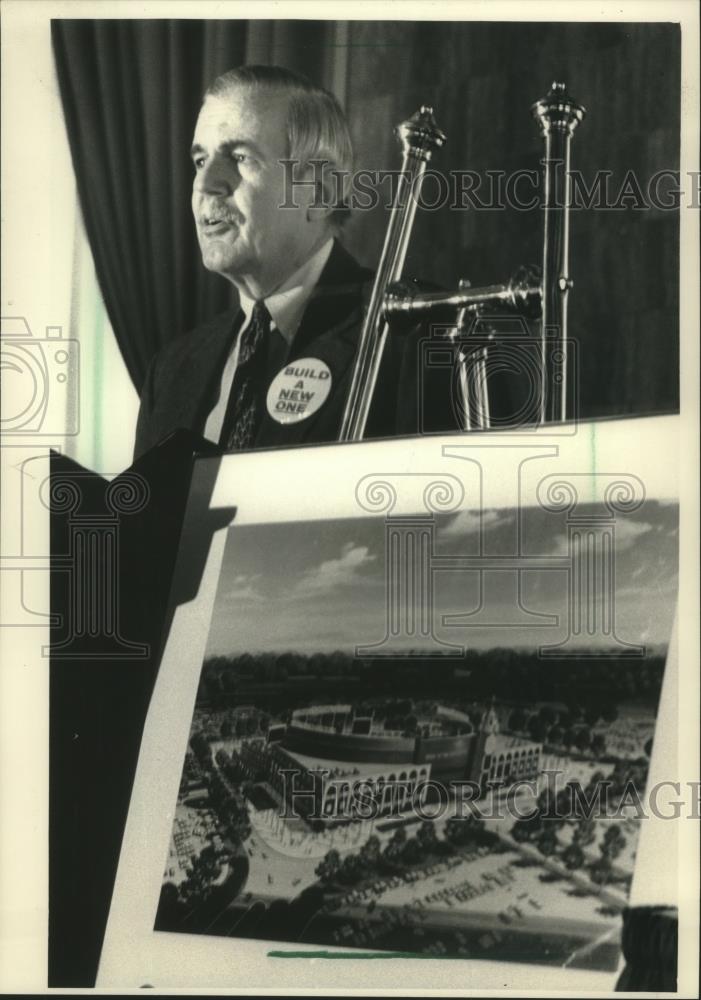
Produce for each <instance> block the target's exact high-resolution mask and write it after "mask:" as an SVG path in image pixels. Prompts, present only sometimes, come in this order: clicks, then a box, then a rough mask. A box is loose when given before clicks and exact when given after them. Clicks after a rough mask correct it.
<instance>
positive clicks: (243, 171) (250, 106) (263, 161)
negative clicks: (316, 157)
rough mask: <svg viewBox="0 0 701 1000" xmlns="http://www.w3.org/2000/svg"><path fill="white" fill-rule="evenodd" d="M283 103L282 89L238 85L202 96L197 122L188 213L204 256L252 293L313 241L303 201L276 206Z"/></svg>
mask: <svg viewBox="0 0 701 1000" xmlns="http://www.w3.org/2000/svg"><path fill="white" fill-rule="evenodd" d="M287 105H288V97H287V95H286V94H284V93H276V92H272V93H271V92H266V91H263V90H257V89H253V88H250V87H237V88H235V89H232V90H230V91H229V92H228V93H226V94H222V95H220V96H217V97H208V98H207V100H206V101H205V103H204V104H203V106H202V109H201V111H200V115H199V118H198V119H197V125H196V127H195V135H194V139H193V147H192V159H193V162H194V164H195V178H194V182H193V188H192V211H193V213H194V216H195V223H196V225H197V236H198V239H199V243H200V249H201V250H202V260H203V262H204V265H205V267H206V268H208V270H210V271H216V272H217V273H219V274H222V275H224V276H225V277H227V278H229V279H230V280H232V281H234V282H235V283H236V284H243V285H244V286H247V287H248V288H249V292H252V293H253V294H254V295H255V297H263V295H267V294H269V293H270V292H271V291H273V290H274V289H275V287H277V285H279V284H280V283H281V282H282V281H284V280H285V278H286V277H287V275H288V274H290V273H291V272H292V271H293V270H295V269H296V267H298V266H299V265H300V264H301V263H303V262H304V261H305V260H306V257H307V256H308V253H309V248H310V245H311V240H312V238H313V237H312V235H311V233H310V232H309V226H308V224H307V217H306V211H305V208H304V207H303V206H302V205H300V207H299V208H284V209H281V208H280V207H279V206H280V205H282V204H283V200H284V198H285V190H284V182H283V178H284V168H283V166H282V165H281V163H280V159H282V158H285V157H286V156H288V149H287V129H286V121H287ZM288 200H289V199H288Z"/></svg>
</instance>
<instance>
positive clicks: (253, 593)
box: [224, 573, 265, 604]
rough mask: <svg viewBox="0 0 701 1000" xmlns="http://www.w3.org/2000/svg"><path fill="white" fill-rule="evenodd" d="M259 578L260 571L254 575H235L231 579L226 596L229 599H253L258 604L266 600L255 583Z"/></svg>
mask: <svg viewBox="0 0 701 1000" xmlns="http://www.w3.org/2000/svg"><path fill="white" fill-rule="evenodd" d="M259 578H260V574H259V573H256V574H254V575H253V576H242V575H239V576H235V577H234V579H233V580H232V581H231V587H230V588H229V590H227V591H226V593H225V594H224V597H225V598H226V599H227V601H251V602H253V603H256V604H257V603H260V602H261V601H264V600H265V598H264V597H263V595H262V594H261V593H260V591H259V590H258V589H257V588H256V587H255V585H254V583H255V581H256V580H258V579H259Z"/></svg>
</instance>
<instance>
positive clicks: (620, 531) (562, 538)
mask: <svg viewBox="0 0 701 1000" xmlns="http://www.w3.org/2000/svg"><path fill="white" fill-rule="evenodd" d="M594 530H596V529H594ZM652 530H653V525H651V524H648V523H647V521H630V520H623V519H621V520H617V521H616V524H615V529H614V531H615V535H614V537H615V543H616V552H624V551H625V550H626V549H629V548H631V547H632V546H633V545H634V544H635V543H636V541H637V540H638V538H640V537H641V535H646V534H647V533H648V531H652ZM551 555H554V556H567V555H569V542H568V540H567V535H566V534H560V535H556V536H555V537H554V538H553V548H552V549H551Z"/></svg>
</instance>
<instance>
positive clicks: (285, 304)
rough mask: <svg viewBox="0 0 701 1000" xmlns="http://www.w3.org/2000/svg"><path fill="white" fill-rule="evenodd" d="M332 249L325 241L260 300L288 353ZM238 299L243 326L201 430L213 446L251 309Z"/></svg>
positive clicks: (250, 303) (248, 301)
mask: <svg viewBox="0 0 701 1000" xmlns="http://www.w3.org/2000/svg"><path fill="white" fill-rule="evenodd" d="M332 248H333V240H332V239H329V240H327V242H326V243H324V245H323V246H322V247H320V248H319V250H317V252H316V253H315V254H313V256H311V257H310V258H309V260H308V261H307V262H306V263H305V264H302V266H301V267H300V268H298V269H297V270H296V271H295V272H294V274H292V275H290V277H289V278H288V279H287V281H284V282H283V283H282V285H280V287H279V288H276V289H275V291H274V292H273V293H272V295H269V296H268V298H266V299H264V300H263V301H264V303H265V305H266V307H267V310H268V312H269V313H270V317H271V319H272V325H271V329H272V331H273V335H274V336H275V335H276V332H277V335H278V336H282V338H283V340H284V341H285V344H286V345H287V348H288V349H289V348H290V346H291V345H292V341H293V339H294V336H295V334H296V333H297V330H298V329H299V324H300V323H301V321H302V316H303V314H304V310H305V308H306V305H307V302H308V301H309V299H310V297H311V294H312V292H313V291H314V289H315V287H316V284H317V282H318V281H319V278H320V277H321V272H322V271H323V270H324V267H325V266H326V262H327V260H328V259H329V256H330V254H331V250H332ZM239 297H240V305H241V309H242V310H243V316H244V319H243V323H242V324H241V329H240V330H239V332H238V334H237V336H236V339H235V340H234V343H233V345H232V348H231V350H230V351H229V356H228V357H227V359H226V363H225V365H224V370H223V372H222V377H221V381H220V383H219V393H218V396H217V400H216V402H215V404H214V407H213V409H212V410H211V412H210V414H209V416H208V417H207V422H206V424H205V428H204V436H205V437H206V438H207V439H208V440H209V441H214V442H215V443H218V441H219V437H220V435H221V429H222V424H223V423H224V414H225V413H226V407H227V404H228V402H229V395H230V393H231V387H232V385H233V383H234V375H235V373H236V367H237V365H238V361H239V345H240V343H241V335H242V333H243V332H244V330H245V329H246V327H247V326H248V324H249V323H250V322H251V314H252V312H253V306H254V305H255V300H254V299H251V298H249V297H248V296H247V295H246V294H245V293H243V292H241V293H239Z"/></svg>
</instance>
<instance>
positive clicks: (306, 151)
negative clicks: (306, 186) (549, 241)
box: [204, 66, 353, 225]
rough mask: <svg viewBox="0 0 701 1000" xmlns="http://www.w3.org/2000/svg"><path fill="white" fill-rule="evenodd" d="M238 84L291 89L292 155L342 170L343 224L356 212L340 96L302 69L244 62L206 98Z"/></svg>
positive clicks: (339, 218) (338, 218) (338, 212)
mask: <svg viewBox="0 0 701 1000" xmlns="http://www.w3.org/2000/svg"><path fill="white" fill-rule="evenodd" d="M237 87H252V88H260V89H262V90H270V91H280V92H282V93H286V94H289V98H290V103H289V108H288V112H287V146H288V156H289V158H290V159H294V160H297V161H299V163H300V165H303V164H306V163H308V162H309V161H310V160H325V161H327V162H328V166H326V167H324V170H329V169H331V170H335V171H339V177H340V183H338V184H336V185H334V190H335V192H337V193H338V194H339V196H340V203H339V204H337V205H336V207H335V208H334V211H333V222H334V223H335V224H336V225H342V224H343V222H345V221H346V219H347V218H348V216H349V215H350V209H349V208H348V206H347V204H346V197H347V192H348V189H349V186H350V177H351V170H352V169H353V145H352V143H351V137H350V132H349V131H348V123H347V121H346V116H345V115H344V113H343V110H342V109H341V106H340V104H339V103H338V101H337V100H336V98H335V97H334V95H333V94H332V93H331V92H330V91H328V90H324V89H323V87H317V86H316V84H314V83H312V81H311V80H308V79H307V77H306V76H302V74H301V73H293V72H292V71H291V70H288V69H283V68H282V67H281V66H239V67H237V68H236V69H230V70H228V71H227V72H226V73H222V75H221V76H218V77H217V78H216V80H214V82H213V83H212V84H211V85H210V86H209V87H208V88H207V91H206V93H205V95H204V97H205V100H206V99H207V97H210V96H211V97H221V96H222V95H224V94H226V93H227V92H228V91H229V90H232V89H234V88H237ZM295 176H298V175H295Z"/></svg>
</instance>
